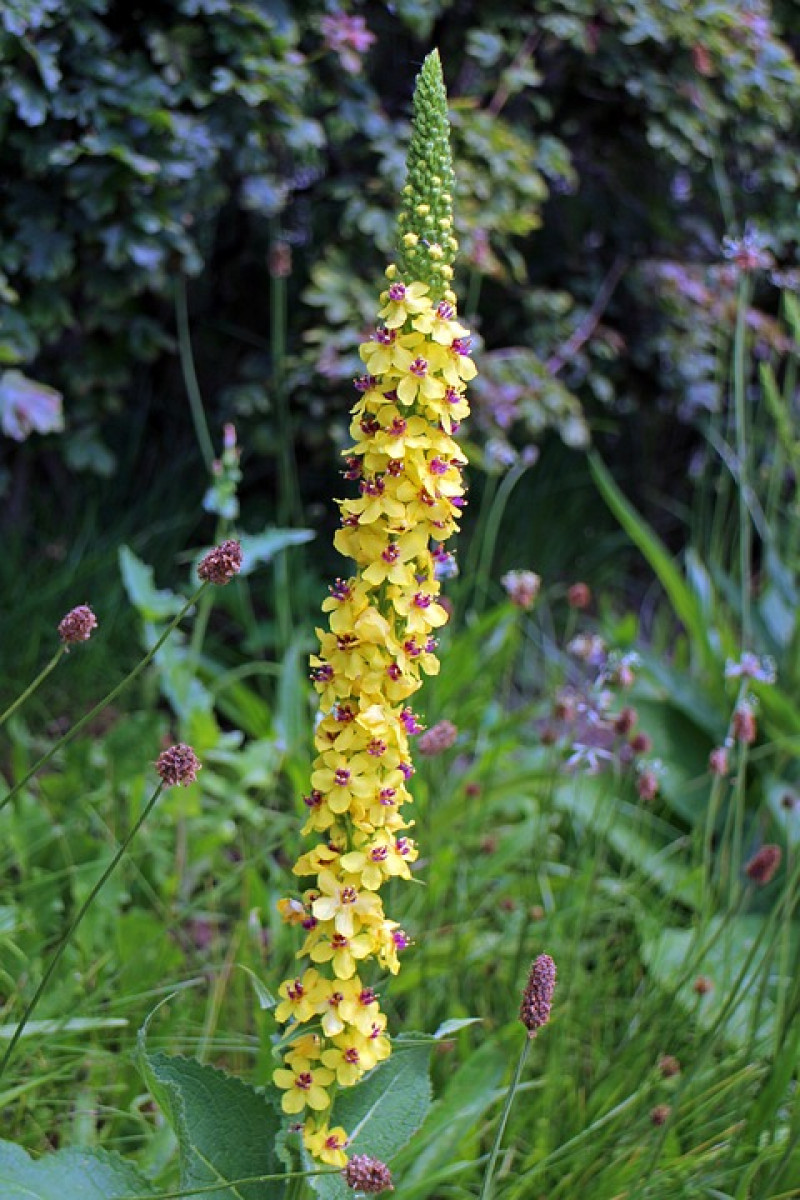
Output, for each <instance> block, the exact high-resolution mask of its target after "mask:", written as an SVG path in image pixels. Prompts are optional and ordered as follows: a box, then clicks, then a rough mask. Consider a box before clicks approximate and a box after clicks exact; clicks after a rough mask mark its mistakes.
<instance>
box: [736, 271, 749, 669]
mask: <svg viewBox="0 0 800 1200" xmlns="http://www.w3.org/2000/svg"><path fill="white" fill-rule="evenodd" d="M750 293H751V284H750V280H749V278H748V276H747V275H746V274H744V273H742V275H741V277H740V281H739V292H738V296H737V301H736V330H735V333H734V339H733V413H734V425H735V434H736V457H737V459H738V460H739V489H738V499H739V574H740V577H741V578H740V589H741V607H742V617H741V620H742V624H741V648H742V650H747V649H749V648H750V643H751V638H752V633H753V619H752V604H751V584H752V574H753V529H752V525H751V522H750V512H749V509H748V505H747V495H748V491H749V487H750V465H749V455H750V444H749V440H748V427H747V372H746V363H747V357H746V356H747V310H748V308H749V306H750Z"/></svg>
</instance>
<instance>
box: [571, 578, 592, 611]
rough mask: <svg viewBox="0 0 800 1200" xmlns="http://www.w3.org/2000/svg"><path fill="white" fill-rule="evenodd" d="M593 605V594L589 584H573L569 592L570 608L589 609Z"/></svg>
mask: <svg viewBox="0 0 800 1200" xmlns="http://www.w3.org/2000/svg"><path fill="white" fill-rule="evenodd" d="M591 603H592V592H591V589H590V587H589V585H588V583H573V585H572V587H571V588H568V590H567V604H568V605H569V606H570V608H579V609H580V608H588V607H589V605H590V604H591Z"/></svg>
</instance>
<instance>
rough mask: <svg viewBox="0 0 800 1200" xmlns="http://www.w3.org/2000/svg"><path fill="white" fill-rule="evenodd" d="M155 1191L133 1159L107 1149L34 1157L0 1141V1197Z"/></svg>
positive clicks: (35, 1199)
mask: <svg viewBox="0 0 800 1200" xmlns="http://www.w3.org/2000/svg"><path fill="white" fill-rule="evenodd" d="M155 1195H157V1192H156V1189H155V1188H154V1187H153V1185H152V1184H151V1183H150V1182H149V1181H148V1180H147V1179H145V1178H144V1176H143V1175H140V1174H139V1172H138V1171H137V1170H136V1168H135V1167H134V1166H133V1164H132V1163H129V1162H127V1161H126V1160H125V1159H124V1158H120V1157H119V1156H118V1155H116V1154H109V1153H108V1152H107V1151H106V1150H69V1149H68V1150H59V1151H58V1153H57V1154H46V1155H44V1157H43V1158H39V1159H33V1158H31V1157H30V1155H29V1154H27V1153H26V1151H25V1150H23V1149H22V1147H21V1146H17V1145H15V1144H14V1143H13V1142H0V1196H2V1198H3V1200H115V1198H116V1197H122V1196H124V1197H125V1198H126V1200H132V1198H133V1197H134V1196H155ZM215 1195H216V1193H215Z"/></svg>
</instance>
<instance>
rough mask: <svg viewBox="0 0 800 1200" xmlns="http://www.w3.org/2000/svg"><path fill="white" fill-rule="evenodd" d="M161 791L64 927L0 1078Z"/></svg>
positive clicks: (2, 1063)
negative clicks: (93, 906) (87, 916)
mask: <svg viewBox="0 0 800 1200" xmlns="http://www.w3.org/2000/svg"><path fill="white" fill-rule="evenodd" d="M163 790H164V784H163V783H159V785H158V787H157V788H156V790H155V791H154V792H153V795H152V796H151V797H150V799H149V800H148V802H147V804H146V805H145V806H144V808H143V809H142V811H141V813H140V814H139V816H138V818H137V819H136V821H135V822H134V824H133V826H132V827H131V829H130V832H129V833H128V835H127V837H126V838H125V840H124V841H123V842H122V844H121V845H120V847H119V849H118V850H117V853H116V854H115V855H114V857H113V858H112V859H111V862H110V863H109V864H108V866H107V867H106V869H105V871H103V874H102V875H101V876H100V878H99V879H98V881H97V883H96V884H95V885H94V887H93V888H92V890H91V891H90V892H89V895H88V896H87V897H86V899H85V900H84V902H83V904H82V905H81V906H80V908H79V909H78V912H77V914H76V915H75V917H74V918H73V919H72V921H71V923H70V925H69V927H68V928H67V931H66V933H65V934H64V936H63V937H62V939H61V941H60V942H59V944H58V947H57V949H56V952H55V954H54V955H53V957H52V958H51V959H50V962H49V963H48V966H47V970H46V971H45V973H44V975H43V976H42V978H41V980H40V981H39V986H38V987H37V989H36V991H35V992H34V993H33V996H32V997H31V999H30V1000H29V1001H28V1005H27V1007H26V1009H25V1012H24V1013H23V1014H22V1017H21V1019H20V1022H19V1024H18V1025H17V1028H16V1029H15V1030H14V1033H13V1036H12V1038H11V1041H10V1042H9V1043H8V1046H7V1048H6V1052H5V1054H4V1055H3V1058H2V1060H1V1061H0V1078H2V1076H3V1073H4V1072H5V1069H6V1067H7V1066H8V1063H9V1059H10V1058H11V1055H12V1054H13V1053H14V1050H15V1048H16V1045H17V1042H18V1041H19V1039H20V1038H21V1037H22V1034H23V1033H24V1031H25V1026H26V1025H27V1024H28V1021H29V1020H30V1019H31V1017H32V1016H33V1014H34V1012H35V1010H36V1007H37V1005H38V1003H39V1001H40V1000H41V998H42V996H43V995H44V992H45V989H46V987H47V985H48V983H49V982H50V980H51V979H52V977H53V973H54V971H55V969H56V967H57V966H58V964H59V963H60V961H61V958H62V956H63V954H64V951H65V950H66V948H67V946H68V945H69V944H70V942H71V941H72V938H73V936H74V934H75V931H76V930H77V928H78V926H79V925H80V923H81V921H82V920H83V918H84V917H85V916H86V914H87V912H88V911H89V909H90V907H91V906H92V904H93V903H94V901H95V900H96V898H97V896H98V894H99V893H100V891H101V889H102V888H103V887H104V885H105V884H106V882H107V881H108V879H109V878H110V877H111V875H112V874H113V872H114V871H115V870H116V868H117V866H118V865H119V862H120V860H121V859H122V856H123V855H124V854H125V852H126V850H127V849H128V847H129V846H130V844H131V842H132V841H133V839H134V837H135V836H136V834H137V833H138V832H139V830H140V829H141V827H142V825H144V823H145V821H146V820H147V818H148V816H149V815H150V813H151V812H152V811H153V809H154V808H155V805H156V801H157V800H158V798H159V796H160V795H161V793H162V791H163Z"/></svg>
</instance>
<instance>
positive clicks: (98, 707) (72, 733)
mask: <svg viewBox="0 0 800 1200" xmlns="http://www.w3.org/2000/svg"><path fill="white" fill-rule="evenodd" d="M208 586H209V584H208V583H203V584H201V586H200V587H199V588H198V589H197V591H196V592H195V593H194V595H193V596H192V597H191V598H190V599H189V600H187V601H186V603H185V604H184V606H183V608H182V609H181V611H180V612H179V613H178V615H177V616H176V617H175V618H174V619H173V620H172V621H170V623H169V625H168V626H167V628H166V629H165V630H164V632H163V633H162V635H161V637H160V638H159V639H158V641H157V642H155V643H154V644H153V646H151V648H150V649H149V650H148V651H147V654H145V656H144V658H143V659H142V660H141V662H139V663H137V665H136V666H135V667H134V668H133V670H132V671H131V672H129V674H127V675H126V676H125V678H124V679H123V680H121V682H120V683H118V684H117V686H116V687H114V688H112V689H111V691H110V692H109V693H108V695H107V696H104V697H103V699H102V700H100V701H99V702H98V703H97V704H95V706H94V708H92V709H90V711H89V712H88V713H86V715H85V716H83V717H81V719H80V721H76V723H75V724H74V725H73V726H72V728H71V729H68V730H67V732H66V733H65V734H64V735H63V737H60V738H59V739H58V741H57V742H54V743H53V745H52V746H51V747H50V749H49V750H48V751H47V753H46V754H43V755H42V757H41V758H40V759H39V760H38V762H36V763H34V765H33V766H32V767H31V769H30V771H28V774H27V775H26V776H25V777H24V779H21V780H20V781H19V783H16V784H14V786H13V788H12V789H11V791H10V792H9V793H8V794H7V795H6V796H4V797H3V799H2V800H0V812H2V811H3V809H4V808H5V807H6V805H7V804H10V803H11V801H12V800H13V799H14V797H15V796H16V795H17V794H18V793H19V792H21V791H22V789H23V788H24V787H25V785H26V784H27V783H28V782H29V781H30V780H31V779H33V777H34V775H36V774H37V773H38V772H39V771H40V770H41V769H42V767H43V766H44V765H45V764H46V763H48V762H49V761H50V759H51V758H52V757H53V755H54V754H56V753H57V752H58V751H59V750H60V749H61V748H62V747H63V746H66V745H68V744H69V743H70V742H71V741H72V739H73V738H74V737H76V736H77V734H78V733H80V731H81V729H83V728H84V726H85V725H87V724H88V723H89V722H90V721H92V720H94V718H95V717H96V716H97V714H98V713H100V712H102V711H103V709H104V708H106V706H107V705H109V704H110V703H111V702H112V700H116V698H117V696H118V695H119V694H120V692H121V691H123V690H124V689H125V688H126V687H127V686H128V684H129V683H133V681H134V679H136V678H137V676H139V675H141V673H142V671H143V670H144V669H145V667H146V666H147V665H148V664H149V663H150V662H151V661H152V660H153V658H154V657H155V655H156V654H157V653H158V651H159V650H160V649H161V647H162V646H163V645H164V642H165V641H166V640H167V638H168V637H169V635H170V634H171V633H172V631H173V630H174V629H176V628H177V626H178V625H179V624H180V622H181V621H182V620H183V618H184V617H185V616H186V614H187V612H188V611H189V609H190V608H192V607H193V606H194V605H195V604H196V603H197V601H198V600H199V599H200V597H201V596H202V594H203V592H204V591H205V590H206V588H207V587H208Z"/></svg>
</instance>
